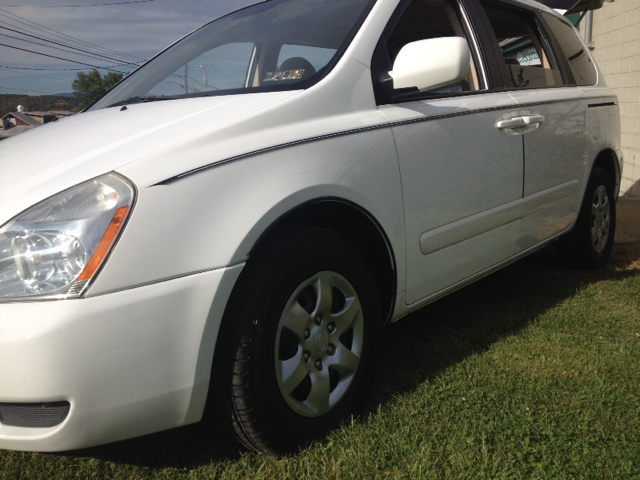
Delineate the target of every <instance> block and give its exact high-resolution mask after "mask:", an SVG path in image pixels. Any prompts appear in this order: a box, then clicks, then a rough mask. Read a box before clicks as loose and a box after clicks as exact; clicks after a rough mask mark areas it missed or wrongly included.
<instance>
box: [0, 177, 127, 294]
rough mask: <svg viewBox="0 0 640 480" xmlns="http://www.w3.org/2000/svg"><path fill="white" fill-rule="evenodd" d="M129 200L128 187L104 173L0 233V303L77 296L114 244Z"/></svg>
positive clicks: (33, 210)
mask: <svg viewBox="0 0 640 480" xmlns="http://www.w3.org/2000/svg"><path fill="white" fill-rule="evenodd" d="M134 196H135V190H134V187H133V185H131V184H130V183H129V182H128V181H127V180H125V179H124V178H122V177H121V176H119V175H117V174H115V173H109V174H107V175H103V176H101V177H98V178H96V179H94V180H90V181H88V182H85V183H82V184H80V185H77V186H75V187H73V188H70V189H69V190H66V191H64V192H62V193H59V194H57V195H54V196H53V197H50V198H48V199H47V200H45V201H43V202H40V203H39V204H37V205H35V206H33V207H31V208H30V209H28V210H26V211H25V212H23V213H21V214H20V215H18V216H17V217H16V218H14V219H13V220H11V221H10V222H9V223H7V224H6V225H4V226H3V227H2V228H0V302H6V301H16V300H39V299H53V298H77V297H79V296H80V295H82V293H83V292H84V291H85V290H86V288H87V287H88V286H89V283H90V281H91V280H92V279H93V278H94V277H95V275H96V273H97V272H98V270H99V269H100V266H101V265H102V263H103V262H104V260H105V258H106V257H107V255H108V253H109V251H110V250H111V248H112V247H113V245H114V243H115V241H116V239H117V238H118V235H119V233H120V231H121V230H122V227H123V226H124V224H125V222H126V220H127V218H128V216H129V213H130V212H131V207H132V205H133V200H134Z"/></svg>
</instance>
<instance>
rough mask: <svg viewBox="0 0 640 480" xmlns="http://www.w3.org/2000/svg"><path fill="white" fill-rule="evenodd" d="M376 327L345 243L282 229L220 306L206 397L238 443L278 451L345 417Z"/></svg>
mask: <svg viewBox="0 0 640 480" xmlns="http://www.w3.org/2000/svg"><path fill="white" fill-rule="evenodd" d="M379 325H380V315H379V308H378V303H377V298H376V291H375V285H374V283H373V281H372V276H371V274H370V272H369V269H368V267H367V265H366V263H365V261H364V259H363V258H362V256H361V255H360V253H359V252H358V251H357V250H356V249H355V248H354V246H353V245H352V244H351V243H350V242H349V241H348V240H347V239H346V238H344V237H343V236H341V235H339V234H337V233H335V232H333V231H330V230H325V229H320V228H301V229H298V230H291V231H289V232H287V233H285V234H283V235H281V236H279V237H278V238H275V239H273V240H272V241H270V242H268V244H267V245H265V246H264V247H263V248H261V249H260V250H259V251H258V252H256V254H255V255H254V256H253V257H252V258H251V259H250V260H249V262H248V263H247V265H246V267H245V270H244V271H243V273H242V275H241V278H240V279H239V281H238V285H237V287H236V289H235V290H234V293H233V295H232V298H231V299H230V302H229V306H228V307H227V310H226V312H225V316H224V319H223V324H222V327H221V332H220V336H219V338H220V340H219V345H218V347H217V348H216V361H215V365H214V366H215V368H214V376H213V378H212V389H211V391H210V395H211V397H212V399H214V402H213V403H214V405H213V407H214V408H215V409H216V413H217V415H218V417H219V418H220V419H221V420H222V422H223V424H224V425H226V427H227V430H228V431H229V432H230V433H231V434H232V436H233V437H234V438H235V439H236V440H237V441H239V442H240V443H241V444H242V445H244V446H245V447H247V448H250V449H252V450H257V451H261V452H264V453H269V454H276V455H280V454H286V453H289V452H292V451H294V450H296V449H297V448H298V447H299V446H302V445H305V444H307V443H308V442H310V441H311V440H314V439H316V438H319V437H322V436H323V435H325V434H326V433H327V432H328V431H329V430H331V429H333V428H336V427H337V426H338V425H339V424H340V422H341V421H342V420H343V419H345V418H346V417H347V416H349V415H350V414H351V413H353V411H354V409H355V408H356V407H357V406H358V404H359V403H360V402H361V400H362V397H363V394H364V392H365V390H366V387H367V386H368V384H369V382H370V379H371V375H372V371H373V362H372V351H373V348H374V345H375V342H376V337H377V331H378V328H379Z"/></svg>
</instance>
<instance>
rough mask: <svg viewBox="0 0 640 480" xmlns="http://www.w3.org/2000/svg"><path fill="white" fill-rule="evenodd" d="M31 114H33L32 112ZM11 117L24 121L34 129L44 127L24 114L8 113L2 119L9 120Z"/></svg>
mask: <svg viewBox="0 0 640 480" xmlns="http://www.w3.org/2000/svg"><path fill="white" fill-rule="evenodd" d="M30 113H31V112H30ZM9 116H12V117H15V118H18V119H20V120H22V121H23V122H25V123H27V124H29V125H32V126H34V127H38V126H40V125H42V124H41V123H40V122H39V121H37V120H34V119H33V118H31V117H30V116H28V115H26V114H25V113H22V112H11V113H7V114H6V115H5V116H4V117H2V118H7V117H9Z"/></svg>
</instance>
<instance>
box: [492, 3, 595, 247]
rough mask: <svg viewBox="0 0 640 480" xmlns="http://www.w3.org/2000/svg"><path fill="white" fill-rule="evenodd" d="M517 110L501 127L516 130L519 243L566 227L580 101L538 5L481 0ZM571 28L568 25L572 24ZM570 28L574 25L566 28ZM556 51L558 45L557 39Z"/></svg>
mask: <svg viewBox="0 0 640 480" xmlns="http://www.w3.org/2000/svg"><path fill="white" fill-rule="evenodd" d="M481 4H482V7H483V9H484V11H485V12H486V15H487V18H488V21H489V23H490V25H491V27H492V32H490V33H492V34H493V35H494V36H495V40H494V42H495V43H494V48H495V51H496V57H497V58H499V62H500V63H501V69H502V76H503V78H504V83H505V86H506V87H507V88H508V90H509V95H510V96H511V97H513V98H514V99H515V100H516V101H517V102H518V109H517V114H516V115H515V116H512V117H506V118H505V121H504V122H503V123H504V124H505V125H506V126H505V131H508V133H509V134H511V135H514V136H518V137H521V138H522V142H523V151H524V189H523V220H522V222H521V234H520V237H521V238H520V240H519V245H518V249H519V250H526V249H527V248H531V247H534V246H535V245H538V244H540V243H541V242H543V241H545V240H547V239H549V238H551V237H553V236H554V235H557V234H559V233H561V232H563V231H564V230H566V229H567V228H568V227H569V226H570V225H571V222H572V221H573V219H574V218H575V213H576V211H577V207H578V201H579V196H580V191H581V186H582V179H583V177H584V165H585V164H586V154H587V140H588V139H587V116H586V112H587V105H586V101H585V99H584V96H583V94H582V92H581V91H580V90H579V89H578V88H577V87H576V86H575V84H573V77H572V74H571V72H570V71H569V69H568V68H567V65H566V64H563V61H564V58H562V56H561V55H554V49H553V48H552V45H554V44H555V43H554V42H555V39H554V38H553V37H552V36H551V35H549V33H548V32H546V31H545V23H544V21H543V20H542V18H541V16H540V15H539V12H537V9H534V8H526V6H514V5H513V4H512V3H508V4H507V3H499V2H492V1H486V0H483V1H482V2H481ZM571 33H572V32H571ZM572 35H573V33H572ZM555 50H556V51H557V50H558V49H557V45H556V49H555Z"/></svg>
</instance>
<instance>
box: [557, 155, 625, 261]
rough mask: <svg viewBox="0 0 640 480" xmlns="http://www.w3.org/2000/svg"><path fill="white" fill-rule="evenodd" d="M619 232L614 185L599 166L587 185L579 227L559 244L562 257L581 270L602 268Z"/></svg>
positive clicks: (558, 248) (576, 226) (578, 222)
mask: <svg viewBox="0 0 640 480" xmlns="http://www.w3.org/2000/svg"><path fill="white" fill-rule="evenodd" d="M615 232H616V204H615V198H614V193H613V183H612V182H611V179H610V178H609V175H608V174H607V172H606V171H605V170H604V169H602V168H600V167H596V168H595V169H594V170H593V172H592V173H591V176H590V177H589V181H588V183H587V188H586V190H585V196H584V199H583V201H582V206H581V207H580V213H579V214H578V219H577V221H576V225H575V227H574V228H573V230H572V231H571V232H569V233H568V234H567V235H566V236H564V237H563V238H561V239H560V240H559V241H558V243H557V250H558V252H559V253H560V255H561V256H562V257H563V258H564V259H566V260H567V262H568V263H570V264H571V265H572V266H575V267H578V268H600V267H603V266H604V265H605V264H606V263H607V261H608V260H609V256H610V255H611V249H612V248H613V239H614V236H615Z"/></svg>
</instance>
